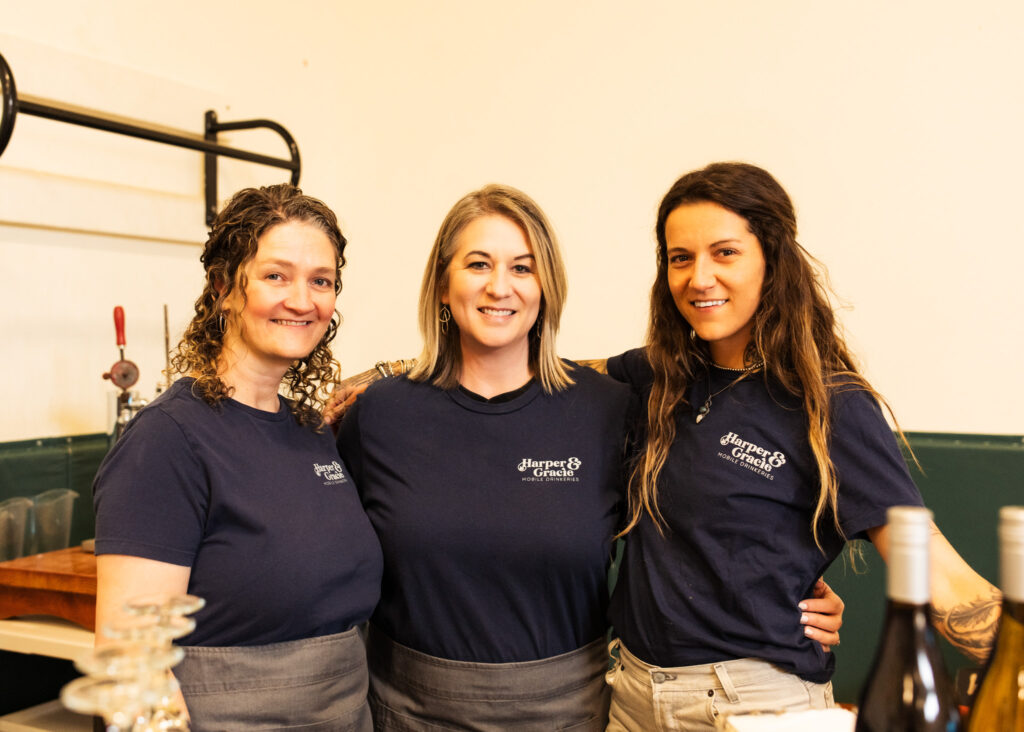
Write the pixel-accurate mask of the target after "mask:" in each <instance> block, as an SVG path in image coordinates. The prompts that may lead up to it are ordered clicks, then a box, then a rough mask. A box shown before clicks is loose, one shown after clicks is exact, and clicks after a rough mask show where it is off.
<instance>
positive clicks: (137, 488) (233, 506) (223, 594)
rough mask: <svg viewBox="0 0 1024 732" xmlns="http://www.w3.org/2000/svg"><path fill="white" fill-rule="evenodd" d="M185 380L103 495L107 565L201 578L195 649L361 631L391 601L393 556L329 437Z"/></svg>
mask: <svg viewBox="0 0 1024 732" xmlns="http://www.w3.org/2000/svg"><path fill="white" fill-rule="evenodd" d="M192 383H193V380H192V379H190V378H183V379H181V380H179V381H177V382H176V383H175V384H173V385H172V386H171V388H170V389H169V390H168V391H167V392H165V393H164V394H161V395H160V396H159V397H158V398H157V399H156V400H154V401H153V402H152V403H151V404H150V405H149V406H147V407H146V408H145V409H143V410H142V411H141V412H140V413H139V414H138V415H137V416H136V417H135V418H134V419H133V420H132V421H131V422H130V423H129V424H128V429H127V430H126V431H125V434H124V435H123V436H122V437H121V439H120V440H118V442H117V443H116V444H115V445H114V447H113V449H112V450H111V451H110V453H109V454H108V455H107V457H106V459H105V460H104V461H103V464H102V465H101V466H100V470H99V472H98V473H97V475H96V480H95V483H94V486H93V492H94V499H93V500H94V504H95V508H96V553H97V554H127V555H130V556H136V557H143V558H146V559H155V560H158V561H161V562H169V563H171V564H178V565H181V566H187V567H191V568H192V569H191V576H190V578H189V585H188V591H189V592H190V593H192V594H195V595H199V596H200V597H203V598H205V599H206V601H207V605H206V607H205V608H204V609H203V610H201V611H199V613H198V614H197V615H196V616H195V617H196V622H197V624H196V630H195V632H193V633H192V634H191V635H190V636H188V637H186V638H184V639H183V640H182V642H183V643H184V644H185V645H200V646H230V645H263V644H266V643H275V642H280V641H289V640H297V639H301V638H311V637H315V636H320V635H328V634H331V633H339V632H342V631H345V630H348V629H349V628H351V627H352V626H353V625H357V624H359V623H362V622H364V621H365V620H366V619H367V618H368V617H369V616H370V613H371V612H372V611H373V608H374V606H375V605H376V604H377V599H378V597H379V594H380V578H381V571H382V559H381V551H380V545H379V543H378V541H377V537H376V535H375V534H374V533H373V528H372V527H371V526H370V522H369V520H368V519H367V517H366V513H365V512H364V511H363V508H362V506H361V504H360V502H359V496H358V494H357V492H356V488H355V485H354V484H353V481H352V480H351V478H350V477H349V475H348V472H347V470H346V468H345V466H344V465H343V464H342V462H341V461H340V460H339V458H338V453H337V450H336V448H335V445H334V439H333V437H332V435H331V434H330V431H329V430H327V431H325V432H324V433H322V434H317V433H315V432H314V431H313V430H312V429H311V428H309V427H302V426H300V425H299V424H298V423H297V422H296V421H295V419H294V417H293V416H292V415H291V413H290V412H289V410H288V407H287V404H286V403H285V401H284V399H282V400H281V408H280V410H279V411H278V412H276V413H272V412H265V411H262V410H259V409H255V408H253V407H249V406H246V405H244V404H241V403H240V402H236V401H234V400H230V399H229V400H226V401H225V402H223V403H222V405H221V406H218V407H211V406H209V405H208V404H206V403H205V402H203V401H202V400H201V399H199V398H197V397H195V396H194V395H193V394H192V391H191V386H192Z"/></svg>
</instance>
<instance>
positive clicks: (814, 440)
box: [596, 163, 999, 730]
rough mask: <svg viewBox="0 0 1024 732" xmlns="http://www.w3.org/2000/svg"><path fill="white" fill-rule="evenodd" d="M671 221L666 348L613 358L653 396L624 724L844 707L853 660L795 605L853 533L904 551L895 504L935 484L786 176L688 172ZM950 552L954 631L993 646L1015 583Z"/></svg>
mask: <svg viewBox="0 0 1024 732" xmlns="http://www.w3.org/2000/svg"><path fill="white" fill-rule="evenodd" d="M655 232H656V236H657V242H658V249H657V263H658V272H657V279H656V281H655V283H654V286H653V288H652V291H651V311H650V324H649V329H648V334H647V344H646V346H645V347H644V348H642V349H637V350H634V351H630V352H627V353H625V354H623V355H621V356H618V357H616V358H613V359H609V360H608V361H607V363H606V368H607V371H608V373H609V374H611V375H612V376H613V377H615V378H617V379H619V380H621V381H626V382H628V383H630V384H632V386H633V388H634V390H635V392H636V393H637V394H638V395H639V397H640V398H641V399H642V400H643V402H644V404H645V406H646V418H645V419H644V420H643V422H642V430H641V432H642V438H641V448H640V450H639V452H638V455H637V456H636V460H635V463H634V467H633V471H632V476H631V480H630V515H629V519H628V522H627V526H626V529H625V531H624V533H625V535H626V542H625V555H624V558H623V563H622V567H621V569H620V573H619V580H618V584H617V585H616V587H615V590H614V595H613V597H612V601H611V608H610V616H611V620H612V624H613V625H614V629H615V632H616V634H617V635H618V638H619V641H618V643H619V660H618V661H617V663H616V665H615V667H614V668H613V669H612V670H611V671H610V672H609V674H608V679H609V682H610V683H611V685H612V706H611V722H610V725H609V729H610V730H637V729H687V730H689V729H695V730H696V729H707V730H711V729H713V727H714V720H715V717H717V716H718V715H719V714H721V713H726V712H728V713H736V712H742V711H747V710H755V709H785V708H788V709H802V708H820V707H826V706H831V705H832V703H833V702H832V697H831V685H830V683H829V678H830V677H831V674H832V670H833V667H834V659H833V658H832V655H831V654H828V653H825V652H823V650H822V648H821V647H820V645H819V644H818V643H814V642H811V640H810V639H809V638H808V637H806V632H805V630H804V628H803V627H802V625H801V617H800V614H799V613H797V612H794V607H796V606H797V604H798V602H799V601H800V598H802V597H807V596H808V594H809V589H810V588H811V587H812V586H813V585H814V583H815V581H816V580H817V578H818V577H820V576H821V574H822V572H824V570H825V569H826V568H827V567H828V565H829V564H830V563H831V562H832V560H833V559H835V558H836V557H837V556H838V555H839V554H840V552H841V551H842V549H843V547H844V545H845V544H846V542H847V541H848V540H851V539H860V538H867V539H870V540H871V541H872V542H873V543H874V544H875V546H876V547H877V548H878V550H879V552H880V553H881V554H882V556H883V557H885V556H886V555H887V553H888V533H887V529H886V527H885V525H884V524H885V511H886V509H887V508H888V507H889V506H891V505H901V504H911V505H920V504H921V502H922V501H921V496H920V494H919V493H918V490H917V488H916V486H915V485H914V483H913V482H912V480H911V478H910V475H909V473H908V472H907V469H906V465H905V463H904V459H903V457H902V455H901V452H900V450H899V447H898V445H897V442H896V439H895V438H894V436H893V433H892V431H891V430H890V428H889V426H888V424H887V423H886V421H885V419H884V417H883V415H882V411H881V408H880V406H879V404H880V402H881V399H880V397H879V395H878V394H877V392H875V390H874V389H872V387H871V386H870V384H869V383H868V382H867V380H866V379H865V378H864V377H863V376H862V375H861V374H860V372H859V371H858V369H857V366H856V364H855V362H854V359H853V357H852V356H851V354H850V352H849V349H848V348H847V346H846V344H845V342H844V340H843V338H842V336H841V334H840V333H839V330H838V327H837V323H836V321H835V317H834V315H833V311H832V308H831V306H830V304H829V301H828V296H827V291H826V289H825V288H824V287H823V285H822V283H821V280H820V279H819V276H818V275H817V274H816V272H815V267H814V261H813V259H812V258H811V257H810V255H808V254H807V252H806V251H804V249H803V248H802V247H801V246H800V245H799V244H798V243H797V239H796V214H795V212H794V209H793V205H792V202H791V201H790V198H789V196H788V195H787V194H786V192H785V190H783V188H782V186H780V185H779V183H778V182H777V181H776V180H775V179H774V178H773V177H772V176H771V175H770V174H769V173H768V172H766V171H764V170H762V169H761V168H758V167H756V166H753V165H748V164H744V163H715V164H712V165H709V166H707V167H706V168H703V169H701V170H697V171H694V172H692V173H689V174H687V175H685V176H683V177H682V178H680V179H679V180H678V181H676V183H675V184H674V185H673V186H672V188H671V189H670V190H669V191H668V193H667V194H666V195H665V197H664V199H663V200H662V202H661V206H660V208H659V211H658V219H657V225H656V227H655ZM596 365H597V366H598V367H601V366H602V364H601V363H597V364H596ZM881 403H882V404H884V402H881ZM933 556H935V560H934V561H933V563H932V566H933V581H932V587H933V603H934V607H935V609H936V613H937V616H938V617H937V624H938V627H939V629H940V631H942V632H943V633H944V635H946V637H947V638H949V639H950V640H951V641H952V642H954V643H955V644H956V645H958V646H959V648H960V649H961V650H962V651H964V652H965V653H967V654H969V655H974V656H975V657H976V658H977V657H984V654H985V653H986V652H987V649H988V648H989V647H990V644H991V640H992V633H993V631H994V627H995V622H996V619H997V617H998V602H999V600H998V598H999V595H998V591H997V590H996V589H995V588H994V587H992V586H991V585H989V584H988V583H987V582H986V581H985V580H984V579H982V578H981V577H980V576H978V575H977V574H975V573H974V572H973V570H971V569H970V567H968V566H967V564H966V563H965V562H964V561H963V560H962V559H961V558H960V556H959V555H958V554H957V553H956V552H955V550H954V549H953V548H952V547H951V546H950V545H949V543H948V542H947V541H946V540H945V539H944V538H943V537H942V535H941V534H940V533H939V532H938V529H935V530H934V538H933ZM965 617H969V618H971V619H972V620H973V621H974V622H972V623H970V624H969V625H970V627H971V630H970V631H968V632H964V631H963V627H964V624H963V623H961V622H958V619H960V620H962V619H963V618H965ZM676 725H677V726H676Z"/></svg>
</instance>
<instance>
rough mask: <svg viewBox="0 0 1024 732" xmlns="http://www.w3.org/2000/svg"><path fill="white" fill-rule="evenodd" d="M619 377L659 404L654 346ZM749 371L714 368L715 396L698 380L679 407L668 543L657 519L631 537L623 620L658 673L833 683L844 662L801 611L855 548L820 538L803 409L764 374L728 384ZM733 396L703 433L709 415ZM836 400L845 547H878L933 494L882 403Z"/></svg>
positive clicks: (856, 394) (626, 636) (667, 484)
mask: <svg viewBox="0 0 1024 732" xmlns="http://www.w3.org/2000/svg"><path fill="white" fill-rule="evenodd" d="M608 372H609V373H610V374H611V375H612V376H613V377H615V378H617V379H619V380H621V381H626V382H628V383H630V384H631V385H633V387H634V389H635V390H636V392H637V393H638V395H640V396H641V397H642V398H643V399H644V405H646V398H647V396H648V395H649V394H650V387H651V382H652V372H651V367H650V364H649V363H648V361H647V358H646V356H645V355H644V352H643V351H642V350H639V349H638V350H633V351H629V352H627V353H625V354H623V355H621V356H618V357H616V358H613V359H610V360H609V361H608ZM737 375H738V374H737V372H735V371H731V370H728V369H719V368H717V367H713V368H712V369H711V374H710V391H709V384H708V380H707V379H700V380H698V381H697V382H696V383H695V384H693V385H692V386H691V388H690V390H689V392H688V393H687V399H688V401H689V403H690V404H691V405H693V407H692V408H690V407H687V406H685V405H684V406H682V407H680V408H679V409H678V410H677V414H676V439H675V442H674V443H673V444H672V446H671V448H670V451H669V455H668V459H667V461H666V464H665V467H664V468H663V470H662V472H661V475H660V477H659V481H658V506H659V508H660V509H661V512H662V514H663V516H664V519H665V522H666V528H665V535H664V536H662V535H660V534H659V533H658V531H657V529H656V528H655V526H654V524H653V522H652V521H651V519H650V517H649V516H647V515H646V514H645V515H644V517H643V518H642V519H641V521H640V523H639V524H638V525H637V527H636V528H635V529H633V531H631V532H630V534H629V536H628V537H627V538H626V550H625V555H624V557H623V563H622V567H621V569H620V571H619V578H618V582H617V584H616V586H615V591H614V594H613V597H612V603H611V608H610V616H611V619H612V624H613V626H614V627H615V631H616V633H617V634H618V635H619V637H620V638H621V639H622V641H623V643H625V645H626V647H627V648H628V649H629V650H630V652H632V653H633V654H634V655H636V656H637V657H639V658H641V659H643V660H644V661H647V662H648V663H651V664H654V665H657V666H689V665H695V664H706V663H715V662H718V661H722V660H728V659H735V658H748V657H752V658H760V659H763V660H766V661H769V662H771V663H774V664H776V665H778V666H780V667H781V668H783V669H785V670H787V671H790V672H792V673H795V674H797V675H798V676H800V677H802V678H804V679H806V680H808V681H816V682H823V681H827V680H828V679H829V678H830V677H831V675H832V670H833V667H834V659H833V658H832V654H830V653H829V654H826V653H824V652H823V651H822V650H821V647H820V645H819V644H818V643H817V641H812V640H811V639H809V638H807V637H806V636H805V635H804V632H803V626H802V625H801V624H800V611H799V609H798V608H797V603H798V602H799V601H800V600H802V599H805V598H807V597H810V596H811V589H812V587H813V586H814V583H815V581H816V580H817V578H818V577H819V576H821V574H822V572H824V571H825V569H826V568H827V567H828V565H829V564H830V563H831V562H832V560H833V559H835V558H836V556H838V554H839V553H840V552H841V551H842V548H843V546H844V544H845V539H844V538H843V537H842V536H840V535H839V533H838V532H837V531H836V530H835V527H834V524H833V523H832V521H831V520H830V519H825V520H824V521H822V522H820V524H819V535H820V537H821V540H822V544H823V546H824V549H825V553H824V554H823V553H822V552H821V551H820V550H819V549H818V547H817V546H816V545H815V543H814V538H813V535H812V533H811V518H812V516H813V514H814V507H815V504H816V501H817V496H818V485H819V482H818V474H817V469H816V466H815V463H814V459H813V454H812V452H811V449H810V445H809V443H808V439H807V422H806V417H805V413H804V411H803V409H802V404H801V401H800V400H798V399H796V398H794V397H793V396H791V395H788V394H787V393H786V392H785V391H784V390H783V389H782V388H781V386H778V385H774V388H772V387H771V385H770V384H769V383H766V381H765V376H764V374H763V373H757V374H753V375H750V376H747V377H746V378H745V379H743V380H742V381H740V382H739V383H737V384H735V385H733V386H731V387H729V386H728V385H729V384H730V383H731V382H732V381H733V380H735V379H736V377H737ZM726 387H728V388H726ZM723 388H724V389H725V390H724V391H722V392H721V393H719V394H717V395H715V396H714V398H713V401H712V404H711V410H710V412H709V413H708V414H707V416H706V417H705V418H704V419H703V420H702V421H701V423H700V424H697V423H696V421H695V416H696V410H697V409H698V408H699V407H700V406H701V405H702V404H703V403H704V400H705V399H706V398H707V396H708V394H709V393H714V392H716V391H718V390H719V389H723ZM832 401H833V410H832V443H831V451H830V455H831V457H832V461H833V463H834V464H835V468H836V471H837V474H838V481H839V519H840V526H841V527H842V530H843V533H844V534H845V538H846V539H858V538H866V533H865V532H866V530H867V529H870V528H873V527H875V526H881V525H883V524H884V523H885V512H886V509H887V508H888V507H889V506H893V505H921V496H920V494H919V492H918V490H917V487H916V486H915V485H914V483H913V481H912V480H911V478H910V475H909V473H908V472H907V468H906V464H905V463H904V460H903V457H902V455H901V454H900V451H899V448H898V446H897V443H896V440H895V438H894V437H893V434H892V431H891V430H890V428H889V426H888V425H887V424H886V422H885V419H884V418H883V416H882V413H881V410H880V409H879V406H878V404H877V402H876V401H875V400H874V398H873V397H871V396H870V395H869V394H868V393H867V392H864V391H862V390H845V391H841V392H839V393H835V394H834V395H833V398H832Z"/></svg>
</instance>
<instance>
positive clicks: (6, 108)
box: [0, 55, 302, 226]
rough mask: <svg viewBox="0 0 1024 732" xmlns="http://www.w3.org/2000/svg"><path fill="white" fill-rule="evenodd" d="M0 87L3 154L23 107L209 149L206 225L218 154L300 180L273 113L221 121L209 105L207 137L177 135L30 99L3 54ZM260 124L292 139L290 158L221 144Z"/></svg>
mask: <svg viewBox="0 0 1024 732" xmlns="http://www.w3.org/2000/svg"><path fill="white" fill-rule="evenodd" d="M0 92H2V94H3V98H2V105H0V155H2V154H3V152H4V150H5V149H6V148H7V143H8V142H10V139H11V134H12V133H13V132H14V120H15V118H16V117H17V116H18V114H19V113H22V114H28V115H32V116H34V117H43V118H44V119H50V120H56V121H58V122H67V123H69V124H73V125H79V126H81V127H91V128H92V129H96V130H103V131H105V132H114V133H116V134H119V135H127V136H128V137H136V138H139V139H142V140H151V141H153V142H161V143H164V144H165V145H173V146H175V147H184V148H188V149H190V150H197V151H199V152H202V153H204V155H203V163H204V164H203V172H204V177H205V179H206V184H205V193H206V224H207V226H210V225H212V224H213V219H214V217H215V216H216V215H217V158H218V157H220V156H224V157H228V158H235V159H237V160H245V161H247V162H250V163H257V164H259V165H269V166H271V167H275V168H284V169H285V170H290V171H291V179H290V181H289V182H290V183H291V184H292V185H298V183H299V175H300V173H301V172H302V161H301V159H300V158H299V146H298V145H297V144H295V139H294V138H293V137H292V136H291V133H290V132H288V130H286V129H285V128H284V127H282V126H281V125H279V124H278V123H277V122H273V121H271V120H269V119H250V120H243V121H240V122H218V121H217V114H216V113H215V112H214V111H213V110H208V111H207V112H206V115H205V119H204V125H203V139H202V140H199V139H197V138H193V137H188V136H186V135H175V134H171V133H169V132H164V131H162V130H156V129H150V128H148V127H144V126H141V125H134V124H130V123H126V122H122V121H120V120H114V119H108V118H106V117H101V116H98V115H93V114H85V113H82V112H77V111H72V110H68V109H62V108H60V107H52V106H48V105H45V104H39V103H37V102H32V101H29V100H25V99H22V100H19V99H18V92H17V88H16V87H15V84H14V74H13V73H11V67H10V66H9V65H8V64H7V61H6V60H5V59H4V57H3V55H0ZM259 127H262V128H266V129H270V130H273V131H274V132H276V133H277V134H279V135H280V136H281V137H282V139H284V141H285V143H286V144H287V145H288V154H289V157H288V159H284V158H274V157H270V156H268V155H261V154H259V153H254V152H248V151H246V150H237V149H235V148H232V147H226V146H224V145H218V144H217V133H218V132H227V131H233V130H249V129H255V128H259Z"/></svg>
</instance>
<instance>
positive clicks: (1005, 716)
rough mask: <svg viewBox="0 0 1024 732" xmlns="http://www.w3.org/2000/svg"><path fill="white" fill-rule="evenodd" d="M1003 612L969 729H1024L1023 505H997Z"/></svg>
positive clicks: (1016, 731)
mask: <svg viewBox="0 0 1024 732" xmlns="http://www.w3.org/2000/svg"><path fill="white" fill-rule="evenodd" d="M999 584H1000V586H1001V587H1002V589H1003V614H1002V617H1000V619H999V630H998V632H997V635H996V644H995V650H994V651H993V652H992V656H991V658H990V659H989V662H988V669H987V670H986V671H985V679H984V681H982V682H981V688H980V689H978V695H977V696H976V697H975V698H974V705H973V706H972V708H971V716H970V720H969V723H968V725H967V730H968V732H981V731H982V730H983V731H984V732H1024V507H1022V506H1003V508H1002V509H1000V511H999Z"/></svg>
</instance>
